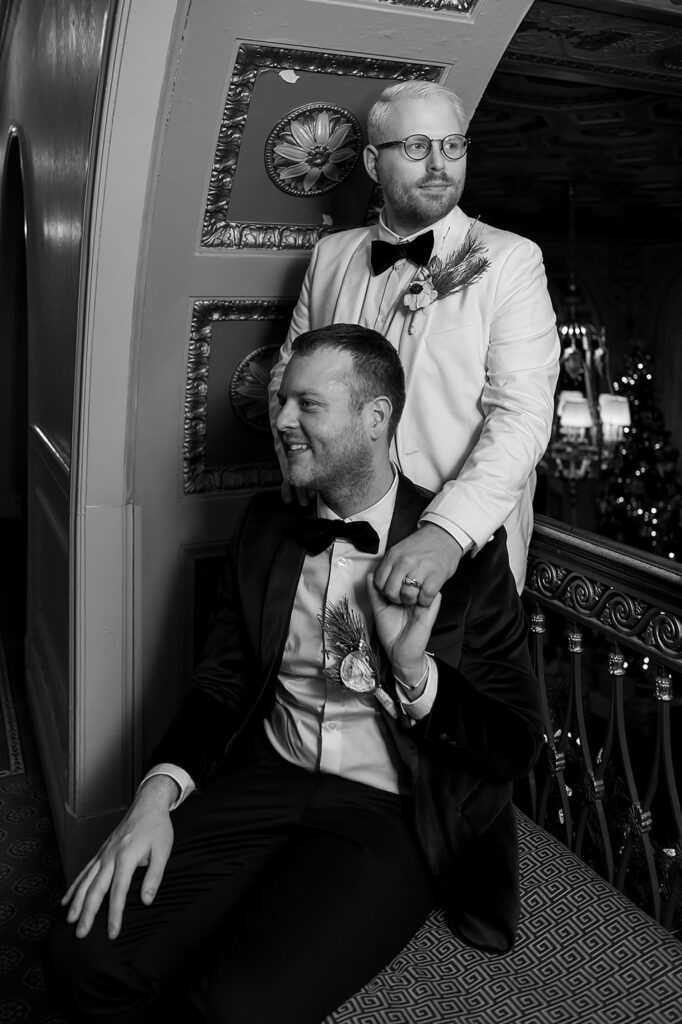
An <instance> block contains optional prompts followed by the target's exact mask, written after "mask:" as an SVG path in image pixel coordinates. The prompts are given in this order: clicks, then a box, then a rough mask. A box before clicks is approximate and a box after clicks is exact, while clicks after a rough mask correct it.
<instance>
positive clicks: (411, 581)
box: [403, 576, 422, 590]
mask: <svg viewBox="0 0 682 1024" xmlns="http://www.w3.org/2000/svg"><path fill="white" fill-rule="evenodd" d="M403 586H404V587H416V589H417V590H421V588H422V585H421V583H420V582H419V580H416V579H415V578H414V576H404V577H403Z"/></svg>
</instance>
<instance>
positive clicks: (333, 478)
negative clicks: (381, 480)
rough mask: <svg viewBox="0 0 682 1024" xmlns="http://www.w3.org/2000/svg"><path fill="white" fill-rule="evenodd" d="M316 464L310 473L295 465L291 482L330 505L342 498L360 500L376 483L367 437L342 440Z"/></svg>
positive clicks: (292, 468)
mask: <svg viewBox="0 0 682 1024" xmlns="http://www.w3.org/2000/svg"><path fill="white" fill-rule="evenodd" d="M325 456H326V457H325ZM315 461H316V463H317V465H315V466H312V467H310V470H307V471H306V470H305V469H304V468H302V472H297V471H296V468H297V467H296V466H295V465H294V466H292V467H291V469H290V472H289V474H288V477H289V483H290V484H292V485H293V486H294V487H306V488H307V489H308V490H310V491H315V492H316V493H317V494H319V495H320V496H321V497H322V498H323V499H324V501H325V502H326V503H327V504H333V503H334V501H335V500H337V499H339V498H349V497H352V498H357V499H361V498H362V496H363V495H364V494H365V493H367V492H368V491H369V489H370V488H371V486H372V483H373V481H374V464H373V461H372V451H371V447H370V445H369V444H367V442H366V441H365V439H364V437H363V438H362V439H360V438H358V437H357V436H351V437H350V438H348V437H346V438H340V439H338V441H337V444H336V445H335V447H334V449H333V450H331V451H328V452H327V453H323V456H318V457H316V460H315Z"/></svg>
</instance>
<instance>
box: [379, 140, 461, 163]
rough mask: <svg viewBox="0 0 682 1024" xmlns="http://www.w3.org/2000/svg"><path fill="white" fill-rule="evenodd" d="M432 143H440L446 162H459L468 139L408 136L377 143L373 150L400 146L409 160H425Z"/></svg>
mask: <svg viewBox="0 0 682 1024" xmlns="http://www.w3.org/2000/svg"><path fill="white" fill-rule="evenodd" d="M434 142H438V143H440V151H441V153H442V154H443V156H444V157H445V159H446V160H460V159H461V158H462V157H463V156H464V154H465V153H466V151H467V149H468V148H469V139H468V138H467V137H466V135H446V136H445V138H444V139H430V138H429V137H428V135H408V136H407V138H406V139H398V140H397V141H396V142H378V143H376V146H375V148H376V149H388V148H389V147H390V146H402V147H403V152H404V154H405V156H406V157H407V158H408V159H409V160H425V159H426V157H427V156H428V155H429V153H430V152H431V146H432V145H433V143H434Z"/></svg>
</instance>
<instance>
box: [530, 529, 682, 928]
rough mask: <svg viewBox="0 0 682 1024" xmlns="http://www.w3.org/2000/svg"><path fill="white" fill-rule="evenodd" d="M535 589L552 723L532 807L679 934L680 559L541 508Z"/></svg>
mask: <svg viewBox="0 0 682 1024" xmlns="http://www.w3.org/2000/svg"><path fill="white" fill-rule="evenodd" d="M524 599H525V601H526V604H527V609H528V614H529V619H530V623H531V633H532V646H533V654H534V658H535V665H536V670H537V672H538V676H539V678H540V681H541V684H542V695H543V704H544V714H545V726H546V735H547V747H546V752H547V757H546V758H545V759H541V761H540V763H539V764H538V766H537V768H536V771H535V772H534V773H533V775H532V777H531V778H530V779H529V789H528V793H527V801H528V809H529V812H530V813H531V815H532V817H533V818H534V819H535V821H537V822H538V823H539V824H541V825H544V826H545V827H546V828H548V829H549V830H550V831H552V832H554V834H556V835H558V836H560V838H562V839H563V841H564V842H565V843H566V844H567V845H568V847H569V848H570V849H572V850H573V851H574V852H575V853H577V854H578V856H580V857H582V858H583V859H584V860H586V861H587V862H588V863H590V864H592V866H593V867H595V868H596V869H597V870H598V871H599V872H600V873H601V874H602V875H603V876H604V877H605V878H607V879H608V880H609V881H610V882H612V883H613V884H614V885H615V886H617V888H619V889H621V890H622V891H623V892H625V893H626V894H627V895H629V896H630V897H631V898H632V899H633V900H634V902H636V903H638V904H639V905H640V906H643V907H644V909H646V910H647V911H648V912H649V913H650V914H651V915H652V916H653V917H654V918H655V919H656V920H657V921H660V922H661V923H662V924H663V925H664V926H665V927H666V928H667V929H668V930H670V931H672V932H674V933H676V934H678V935H679V936H680V937H682V808H681V806H680V798H679V791H678V785H680V786H682V566H679V565H676V564H672V563H671V564H667V563H665V562H663V561H662V560H661V559H657V558H654V557H652V556H647V555H646V554H644V553H639V552H635V551H634V550H633V549H632V548H626V547H624V546H623V545H619V544H616V543H613V542H609V541H606V540H602V539H601V538H598V537H596V536H595V535H594V534H590V533H584V532H582V531H578V530H571V529H568V528H566V527H563V526H561V525H559V524H557V523H556V522H555V521H553V520H549V519H544V518H543V517H537V521H536V527H535V531H534V534H533V540H532V543H531V550H530V558H529V570H528V576H527V582H526V590H525V593H524Z"/></svg>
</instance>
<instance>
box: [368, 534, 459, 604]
mask: <svg viewBox="0 0 682 1024" xmlns="http://www.w3.org/2000/svg"><path fill="white" fill-rule="evenodd" d="M461 557H462V548H461V546H460V545H459V544H458V543H457V541H456V540H455V539H454V537H451V536H450V534H449V533H448V532H447V530H442V529H441V528H440V526H435V525H434V524H433V523H425V524H424V526H422V528H421V529H420V530H415V532H414V533H411V534H410V535H409V537H406V538H405V540H401V541H399V542H398V543H397V544H394V545H393V547H392V548H389V549H388V551H387V552H386V554H385V555H384V557H383V559H382V561H381V564H380V565H379V568H378V569H377V570H376V572H375V573H374V585H375V587H376V588H377V590H378V591H379V592H380V593H381V594H383V596H384V597H385V598H386V599H387V600H388V601H392V602H393V603H394V604H405V605H414V604H420V605H424V606H428V605H430V604H431V602H432V601H433V600H434V598H435V596H436V594H438V593H440V591H441V588H442V586H443V584H444V583H445V581H446V580H448V579H450V577H451V576H454V574H455V572H456V570H457V566H458V565H459V562H460V559H461ZM406 579H407V580H414V581H415V584H410V583H405V580H406ZM416 584H418V585H416Z"/></svg>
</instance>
